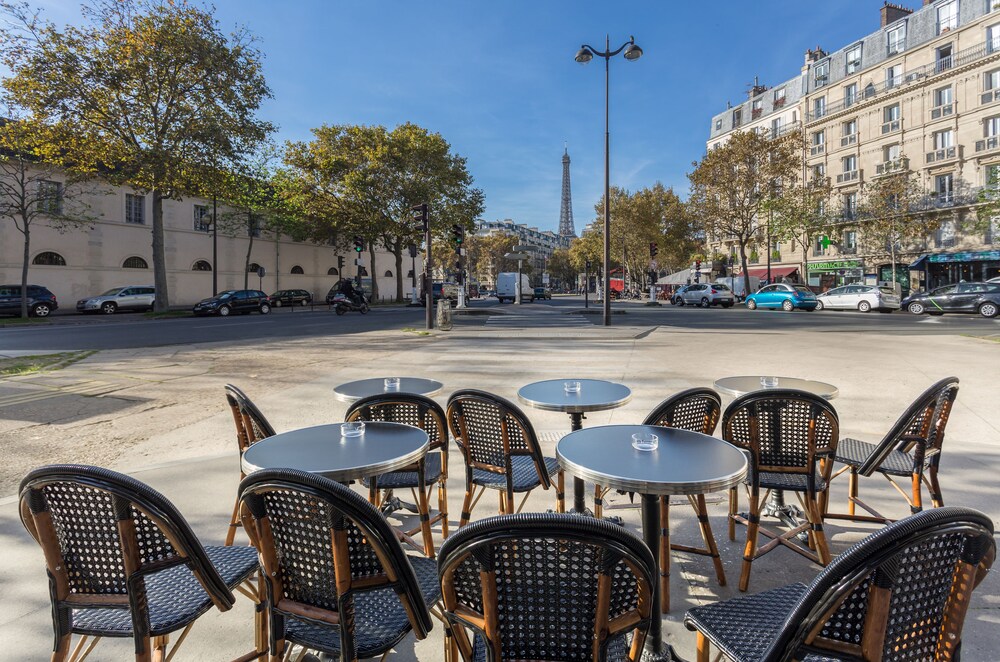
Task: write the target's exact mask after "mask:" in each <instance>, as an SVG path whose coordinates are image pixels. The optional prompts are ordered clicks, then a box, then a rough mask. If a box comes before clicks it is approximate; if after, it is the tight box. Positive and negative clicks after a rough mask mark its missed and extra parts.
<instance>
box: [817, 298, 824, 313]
mask: <svg viewBox="0 0 1000 662" xmlns="http://www.w3.org/2000/svg"><path fill="white" fill-rule="evenodd" d="M816 310H823V302H822V301H820V300H819V299H816Z"/></svg>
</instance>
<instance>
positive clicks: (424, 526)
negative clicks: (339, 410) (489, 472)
mask: <svg viewBox="0 0 1000 662" xmlns="http://www.w3.org/2000/svg"><path fill="white" fill-rule="evenodd" d="M345 420H347V421H385V422H388V423H403V424H404V425H412V426H414V427H418V428H420V429H421V430H423V431H424V432H426V433H427V436H428V437H429V438H430V445H429V448H428V451H427V456H426V457H425V458H424V479H423V481H420V480H419V476H418V474H417V464H414V465H412V466H409V467H405V468H403V469H400V470H399V471H393V472H390V473H387V474H382V475H381V476H379V477H378V478H377V480H376V481H375V482H374V483H372V482H371V481H370V480H368V479H367V478H366V479H363V480H362V481H361V482H362V483H363V484H364V485H365V486H366V487H368V489H369V501H371V502H372V503H373V504H374V505H375V506H376V507H381V506H382V505H384V504H383V503H382V500H381V499H380V498H379V492H382V491H386V492H390V493H391V491H392V490H393V489H407V488H409V489H410V492H411V494H412V495H413V502H414V503H415V504H416V506H415V508H416V510H417V513H418V515H419V516H420V526H418V527H416V528H414V529H411V530H410V531H406V532H404V533H405V534H406V536H407V538H406V539H407V541H408V542H410V543H412V542H413V541H412V538H410V536H413V535H416V533H417V532H418V531H422V532H423V536H424V546H423V551H424V554H426V555H427V556H428V557H430V558H433V557H434V541H433V539H432V538H431V535H430V533H431V531H430V527H431V526H433V525H434V524H435V523H437V522H441V535H442V536H443V537H445V538H447V537H448V486H447V484H448V422H447V419H446V418H445V413H444V409H442V408H441V405H439V404H438V403H436V402H434V401H433V400H431V399H430V398H428V397H426V396H423V395H416V394H410V393H392V394H390V393H386V394H379V395H373V396H370V397H367V398H362V399H361V400H358V401H357V402H355V403H354V404H352V405H351V407H350V408H349V409H348V410H347V417H346V419H345ZM421 483H423V485H426V486H427V487H426V491H424V490H421V493H420V495H419V496H418V495H417V490H418V489H421V488H422V487H423V486H422V485H421ZM435 483H437V486H438V512H437V514H436V515H434V517H430V513H429V509H428V507H427V504H428V503H429V502H430V491H431V490H432V489H433V486H434V484H435Z"/></svg>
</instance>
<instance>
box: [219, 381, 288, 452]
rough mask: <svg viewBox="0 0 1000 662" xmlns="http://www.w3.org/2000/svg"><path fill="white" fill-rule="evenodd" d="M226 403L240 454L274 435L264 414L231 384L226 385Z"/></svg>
mask: <svg viewBox="0 0 1000 662" xmlns="http://www.w3.org/2000/svg"><path fill="white" fill-rule="evenodd" d="M226 401H227V402H228V403H229V408H230V409H231V410H232V412H233V420H234V421H235V423H236V442H237V443H238V444H239V447H240V453H242V452H243V451H245V450H246V449H248V448H250V446H252V445H253V444H255V443H257V442H258V441H260V440H261V439H266V438H267V437H273V436H274V435H275V434H276V433H275V431H274V428H273V427H271V424H270V423H268V422H267V419H266V418H264V414H262V413H260V410H259V409H257V405H255V404H254V403H253V402H252V401H251V400H250V398H248V397H247V396H246V394H245V393H243V391H241V390H240V389H239V388H237V387H235V386H233V385H232V384H226Z"/></svg>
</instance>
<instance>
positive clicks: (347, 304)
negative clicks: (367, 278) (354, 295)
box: [333, 292, 369, 315]
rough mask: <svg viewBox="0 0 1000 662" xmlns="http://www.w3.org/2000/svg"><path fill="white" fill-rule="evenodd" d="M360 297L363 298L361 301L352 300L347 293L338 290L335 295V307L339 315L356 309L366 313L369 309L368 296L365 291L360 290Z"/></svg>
mask: <svg viewBox="0 0 1000 662" xmlns="http://www.w3.org/2000/svg"><path fill="white" fill-rule="evenodd" d="M358 297H359V298H360V299H361V302H360V303H358V302H356V301H351V299H350V298H348V296H347V295H346V294H343V293H342V292H338V293H337V294H335V295H334V296H333V309H334V310H335V311H336V312H337V314H338V315H343V314H344V313H346V312H347V311H349V310H356V311H358V312H359V313H361V314H362V315H364V314H365V313H367V312H368V310H369V306H368V297H366V296H365V293H364V292H359V293H358Z"/></svg>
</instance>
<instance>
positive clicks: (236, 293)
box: [194, 290, 271, 317]
mask: <svg viewBox="0 0 1000 662" xmlns="http://www.w3.org/2000/svg"><path fill="white" fill-rule="evenodd" d="M255 310H256V311H260V313H261V314H262V315H267V314H268V313H269V312H271V300H270V299H269V298H268V296H267V295H266V294H264V293H263V292H261V291H260V290H226V291H225V292H219V293H218V294H217V295H216V296H214V297H211V298H209V299H202V300H201V301H199V302H198V303H196V304H195V306H194V314H195V315H221V316H222V317H226V316H227V315H229V314H230V313H242V314H244V315H245V314H246V313H252V312H254V311H255Z"/></svg>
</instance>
